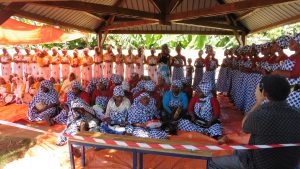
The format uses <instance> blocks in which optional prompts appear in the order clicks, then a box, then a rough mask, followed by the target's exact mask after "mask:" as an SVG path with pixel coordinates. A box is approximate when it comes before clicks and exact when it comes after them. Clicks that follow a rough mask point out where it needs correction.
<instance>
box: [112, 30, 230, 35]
mask: <svg viewBox="0 0 300 169" xmlns="http://www.w3.org/2000/svg"><path fill="white" fill-rule="evenodd" d="M110 34H191V35H233V32H232V31H215V32H214V31H189V32H187V31H176V30H160V31H157V30H145V31H144V30H112V31H110Z"/></svg>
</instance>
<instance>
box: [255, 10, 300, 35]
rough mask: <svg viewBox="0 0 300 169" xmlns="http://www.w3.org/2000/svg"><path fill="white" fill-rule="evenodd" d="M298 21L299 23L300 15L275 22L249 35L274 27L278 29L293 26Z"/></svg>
mask: <svg viewBox="0 0 300 169" xmlns="http://www.w3.org/2000/svg"><path fill="white" fill-rule="evenodd" d="M299 21H300V15H296V16H293V17H291V18H288V19H284V20H281V21H279V22H275V23H272V24H270V25H266V26H263V27H260V28H257V29H254V30H252V31H251V32H250V33H251V34H253V33H258V32H262V31H265V30H268V29H272V28H275V27H278V26H283V25H288V24H293V23H296V22H299Z"/></svg>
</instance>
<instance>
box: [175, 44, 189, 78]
mask: <svg viewBox="0 0 300 169" xmlns="http://www.w3.org/2000/svg"><path fill="white" fill-rule="evenodd" d="M176 52H177V55H176V56H174V57H173V58H172V66H173V74H172V81H173V80H181V79H183V78H184V71H183V66H186V59H185V56H183V55H181V46H180V45H178V46H177V47H176Z"/></svg>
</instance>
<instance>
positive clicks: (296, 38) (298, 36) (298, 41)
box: [294, 33, 300, 44]
mask: <svg viewBox="0 0 300 169" xmlns="http://www.w3.org/2000/svg"><path fill="white" fill-rule="evenodd" d="M294 40H295V41H296V42H297V43H299V44H300V33H298V34H296V35H295V36H294Z"/></svg>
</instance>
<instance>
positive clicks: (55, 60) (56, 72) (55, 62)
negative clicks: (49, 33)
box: [51, 47, 61, 82]
mask: <svg viewBox="0 0 300 169" xmlns="http://www.w3.org/2000/svg"><path fill="white" fill-rule="evenodd" d="M60 62H61V58H60V55H59V53H58V49H57V47H53V48H52V58H51V77H53V78H54V79H55V81H57V82H59V81H60V66H59V64H60Z"/></svg>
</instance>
